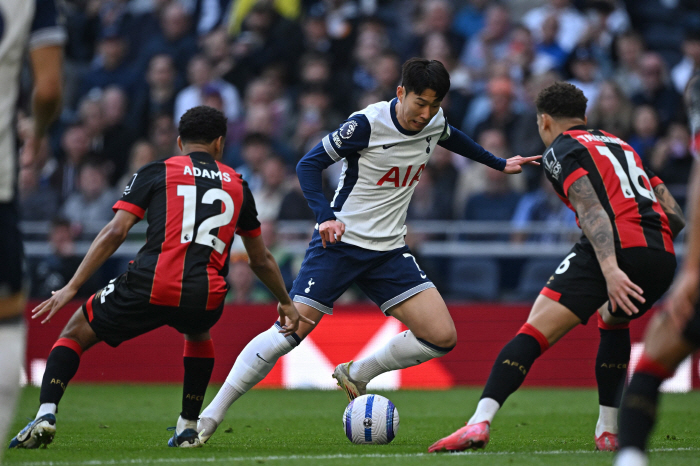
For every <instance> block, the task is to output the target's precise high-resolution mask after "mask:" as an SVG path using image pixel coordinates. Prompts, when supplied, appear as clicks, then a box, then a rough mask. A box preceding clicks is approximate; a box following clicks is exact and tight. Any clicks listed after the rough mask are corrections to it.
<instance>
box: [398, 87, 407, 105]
mask: <svg viewBox="0 0 700 466" xmlns="http://www.w3.org/2000/svg"><path fill="white" fill-rule="evenodd" d="M405 92H406V89H404V87H403V86H398V87H397V88H396V97H397V98H398V99H399V102H402V103H403V98H404V94H405Z"/></svg>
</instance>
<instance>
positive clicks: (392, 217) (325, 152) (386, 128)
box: [198, 58, 540, 442]
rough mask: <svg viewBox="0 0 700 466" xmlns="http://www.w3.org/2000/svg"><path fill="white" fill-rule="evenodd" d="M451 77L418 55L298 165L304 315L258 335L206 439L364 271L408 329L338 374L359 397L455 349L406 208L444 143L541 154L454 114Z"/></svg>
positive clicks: (469, 153)
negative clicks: (329, 188) (311, 220)
mask: <svg viewBox="0 0 700 466" xmlns="http://www.w3.org/2000/svg"><path fill="white" fill-rule="evenodd" d="M449 88H450V77H449V73H448V72H447V70H446V69H445V67H444V66H443V65H442V63H440V62H439V61H437V60H425V59H421V58H412V59H410V60H408V61H407V62H406V63H404V65H403V68H402V83H401V85H400V86H398V88H397V91H396V98H395V99H393V100H392V101H391V102H379V103H376V104H373V105H370V106H369V107H367V108H365V109H364V110H361V111H359V112H356V113H353V114H352V115H351V116H350V117H349V118H348V119H347V120H346V121H345V122H344V123H343V124H342V125H341V126H340V128H339V129H338V130H336V131H334V132H333V133H331V134H329V135H327V136H326V137H324V138H323V140H322V141H321V142H320V143H319V144H318V145H317V146H316V147H314V148H313V149H312V150H311V151H310V152H309V153H308V154H306V155H305V156H304V157H303V158H302V160H301V161H300V162H299V164H298V165H297V175H298V177H299V181H300V184H301V187H302V190H303V192H304V196H305V197H306V199H307V201H308V203H309V206H310V207H311V209H312V210H313V211H314V213H315V215H316V220H317V222H318V224H317V226H316V231H314V234H313V238H312V240H311V243H310V244H309V248H308V249H307V252H306V256H305V257H304V262H303V263H302V266H301V270H300V271H299V275H298V276H297V278H296V280H295V281H294V285H293V287H292V291H291V292H290V296H292V298H293V299H294V301H295V303H296V306H297V308H298V310H299V314H300V315H303V316H305V317H307V318H308V319H310V320H311V321H313V322H314V324H308V323H304V322H301V323H300V325H299V330H297V331H296V332H295V333H294V334H292V335H291V336H288V337H284V336H283V335H282V334H281V333H280V326H279V323H276V324H275V325H274V326H272V328H270V329H269V330H267V331H265V332H263V333H261V334H260V335H258V336H257V337H255V338H254V339H253V340H251V342H250V343H249V344H248V345H247V346H246V347H245V348H244V349H243V351H242V352H241V354H240V355H239V356H238V358H237V359H236V362H235V363H234V365H233V368H232V369H231V372H230V373H229V375H228V377H227V378H226V382H225V383H224V385H223V386H222V387H221V389H220V390H219V392H218V393H217V395H216V397H215V398H214V400H213V401H212V402H211V403H210V404H209V406H207V407H206V408H205V409H204V411H203V412H202V414H201V416H200V421H199V426H198V431H199V433H200V439H201V440H202V441H203V442H205V441H206V440H208V439H209V437H211V435H212V434H213V433H214V431H215V430H216V428H217V426H218V425H219V424H220V423H221V421H222V420H223V418H224V415H225V414H226V411H227V410H228V408H229V407H230V406H231V404H232V403H233V402H234V401H235V400H237V399H238V398H239V397H240V396H241V395H243V394H244V393H245V392H247V391H248V390H250V389H251V388H252V387H253V386H255V384H257V383H258V382H260V381H261V380H262V379H263V378H264V377H265V376H266V375H267V374H268V373H269V372H270V370H271V369H272V367H273V366H274V364H275V362H276V361H277V359H279V358H280V357H281V356H283V355H285V354H287V353H288V352H290V351H291V350H292V349H294V348H295V347H296V346H297V345H298V344H299V343H300V342H301V341H302V340H303V339H304V337H306V335H308V334H309V333H310V332H311V331H312V330H313V329H314V327H315V326H316V325H318V322H319V321H320V320H321V318H322V317H323V315H324V314H332V313H333V303H334V302H335V300H336V299H337V298H338V297H339V296H340V295H341V294H342V293H343V292H345V290H347V289H348V287H349V286H350V285H351V284H352V283H356V284H357V285H358V286H359V287H360V288H361V289H362V290H363V291H364V292H365V293H366V294H367V295H368V296H369V298H370V299H372V300H373V301H374V302H375V303H377V305H378V306H379V307H380V309H381V310H382V312H384V313H385V314H386V315H390V316H392V317H394V318H396V319H398V320H399V321H401V322H402V323H403V324H404V325H406V327H408V328H409V330H407V331H405V332H402V333H400V334H398V335H396V336H395V337H393V338H392V339H391V340H390V341H389V342H388V344H387V345H386V346H385V347H384V348H381V349H380V350H379V351H377V352H376V353H375V354H373V355H371V356H369V357H367V358H365V359H362V360H360V361H356V362H348V363H344V364H341V365H339V366H338V367H337V368H336V370H335V372H334V374H333V377H335V378H336V379H337V380H338V385H340V387H341V388H343V390H345V392H346V394H347V396H348V398H349V399H354V398H355V397H357V396H358V395H362V394H364V393H365V391H366V390H365V387H366V385H367V383H368V382H369V381H370V380H371V379H373V378H374V377H376V376H377V375H379V374H381V373H384V372H387V371H391V370H396V369H403V368H406V367H411V366H415V365H417V364H420V363H423V362H426V361H428V360H430V359H433V358H437V357H441V356H443V355H445V354H447V353H448V352H449V351H450V350H451V349H452V348H453V347H454V346H455V344H456V343H457V332H456V330H455V326H454V322H453V321H452V317H451V316H450V313H449V311H448V310H447V306H446V305H445V302H444V301H443V299H442V297H441V296H440V293H438V291H437V289H436V288H435V286H434V285H433V283H432V282H431V281H430V279H428V277H427V276H426V274H425V273H424V272H423V270H421V268H420V265H418V263H417V262H416V260H415V258H414V257H413V256H412V255H411V251H410V250H409V248H408V246H406V244H405V243H404V235H405V234H406V226H405V225H404V221H405V220H406V211H407V209H408V204H409V202H410V200H411V196H412V195H413V191H414V189H415V187H416V185H417V184H418V182H419V181H420V177H421V174H422V173H423V169H424V168H425V164H426V163H427V162H428V160H429V159H430V156H431V154H432V152H433V151H434V149H435V146H436V145H438V144H440V145H441V146H443V147H445V148H446V149H448V150H450V151H452V152H455V153H458V154H460V155H462V156H464V157H468V158H470V159H473V160H476V161H477V162H481V163H483V164H486V165H488V166H489V167H491V168H493V169H496V170H501V171H504V172H505V173H520V172H521V171H522V165H523V164H525V163H535V164H537V162H535V160H537V159H539V158H540V157H539V156H536V157H528V158H523V157H520V156H516V157H512V158H510V159H508V160H505V159H501V158H498V157H496V156H494V155H493V154H491V153H490V152H488V151H486V150H485V149H484V148H482V147H481V146H479V145H478V144H476V143H475V142H474V141H472V140H471V139H470V138H469V137H468V136H466V135H465V134H464V133H462V132H461V131H459V130H458V129H456V128H454V127H453V126H451V125H449V124H448V122H447V120H446V119H445V116H444V114H443V111H442V109H441V108H440V103H441V101H442V99H443V98H444V97H445V95H446V94H447V91H448V90H449ZM341 160H342V161H343V171H342V174H341V176H340V180H339V183H338V187H337V189H336V191H335V196H334V197H333V201H332V202H331V203H330V205H329V204H328V201H327V200H326V198H325V197H324V196H323V192H322V189H321V172H322V171H323V170H324V169H325V168H327V167H329V166H330V165H332V164H333V163H335V162H339V161H341Z"/></svg>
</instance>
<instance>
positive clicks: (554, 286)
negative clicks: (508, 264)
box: [540, 243, 676, 324]
mask: <svg viewBox="0 0 700 466" xmlns="http://www.w3.org/2000/svg"><path fill="white" fill-rule="evenodd" d="M616 255H617V265H618V266H619V267H620V269H622V271H623V272H625V273H626V274H627V276H628V277H629V278H630V280H632V282H633V283H635V284H636V285H638V286H639V287H640V288H641V289H642V290H643V291H644V293H643V296H644V299H645V300H646V301H645V302H644V304H641V303H639V302H638V301H637V300H635V299H633V298H630V299H631V301H632V302H633V303H634V305H635V306H636V307H637V309H639V313H638V314H635V315H634V316H632V318H637V317H640V316H641V315H642V314H644V313H645V312H646V311H648V310H649V309H650V308H651V306H652V305H653V304H654V303H655V302H656V301H657V300H658V299H659V298H660V297H661V296H662V295H663V294H664V293H665V292H666V290H668V288H669V286H671V282H672V281H673V274H674V273H675V271H676V256H675V255H673V254H671V253H670V252H666V251H658V250H656V249H649V248H626V249H618V250H617V251H616ZM540 294H543V295H545V296H547V297H548V298H551V299H554V300H555V301H558V302H559V303H561V304H562V305H564V306H565V307H566V308H568V309H569V310H570V311H571V312H573V313H574V314H576V316H577V317H578V318H579V319H581V322H583V323H584V324H585V323H586V322H588V318H589V317H591V316H592V315H593V313H595V312H596V310H598V308H599V307H600V306H602V305H603V304H604V303H605V302H606V301H607V300H608V288H607V285H606V283H605V277H604V276H603V272H602V271H601V269H600V264H599V263H598V259H597V258H596V255H595V251H594V250H593V246H591V244H590V243H576V244H575V245H574V247H573V248H572V249H571V251H570V252H569V254H568V255H567V256H566V258H565V259H564V260H563V261H562V263H561V264H559V267H557V268H556V270H555V271H554V272H553V273H552V276H551V277H550V278H549V281H548V282H547V284H546V285H545V287H544V288H543V289H542V291H541V292H540ZM608 309H610V308H608ZM612 315H613V316H615V317H630V316H628V315H627V314H626V313H625V311H623V310H622V309H620V308H618V309H617V310H616V311H615V312H613V313H612Z"/></svg>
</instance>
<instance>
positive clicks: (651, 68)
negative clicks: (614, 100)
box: [632, 52, 683, 128]
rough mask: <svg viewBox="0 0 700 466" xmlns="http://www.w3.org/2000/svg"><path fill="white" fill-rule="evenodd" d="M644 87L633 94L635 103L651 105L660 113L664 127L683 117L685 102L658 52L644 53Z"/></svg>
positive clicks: (660, 120) (641, 71)
mask: <svg viewBox="0 0 700 466" xmlns="http://www.w3.org/2000/svg"><path fill="white" fill-rule="evenodd" d="M639 68H640V73H641V76H642V89H641V90H640V91H639V92H637V93H636V94H635V95H633V96H632V102H633V103H634V104H635V105H651V106H652V107H654V109H656V111H657V113H658V114H659V122H660V123H661V127H662V128H666V127H667V126H668V124H669V123H670V122H671V121H677V120H678V119H679V118H682V114H683V103H682V102H681V97H680V95H679V94H678V93H677V92H676V91H675V89H674V88H673V86H672V85H671V83H670V81H669V79H668V70H667V67H666V63H665V62H664V60H663V58H662V57H661V55H659V54H658V53H656V52H647V53H645V54H644V55H642V58H641V62H640V65H639Z"/></svg>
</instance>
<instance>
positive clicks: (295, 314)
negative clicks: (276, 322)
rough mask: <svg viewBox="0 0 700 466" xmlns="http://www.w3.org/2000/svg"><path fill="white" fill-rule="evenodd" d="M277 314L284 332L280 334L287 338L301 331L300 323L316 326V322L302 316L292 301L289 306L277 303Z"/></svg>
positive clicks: (281, 331)
mask: <svg viewBox="0 0 700 466" xmlns="http://www.w3.org/2000/svg"><path fill="white" fill-rule="evenodd" d="M277 313H278V314H279V315H280V325H281V326H282V330H280V331H279V333H283V334H284V336H285V337H288V336H289V335H291V334H292V333H294V332H296V331H297V330H299V321H302V322H306V323H307V324H310V325H316V322H314V321H313V320H311V319H309V318H308V317H304V316H302V315H300V314H299V311H297V308H296V306H294V303H293V302H291V301H290V302H289V304H282V303H277Z"/></svg>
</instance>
